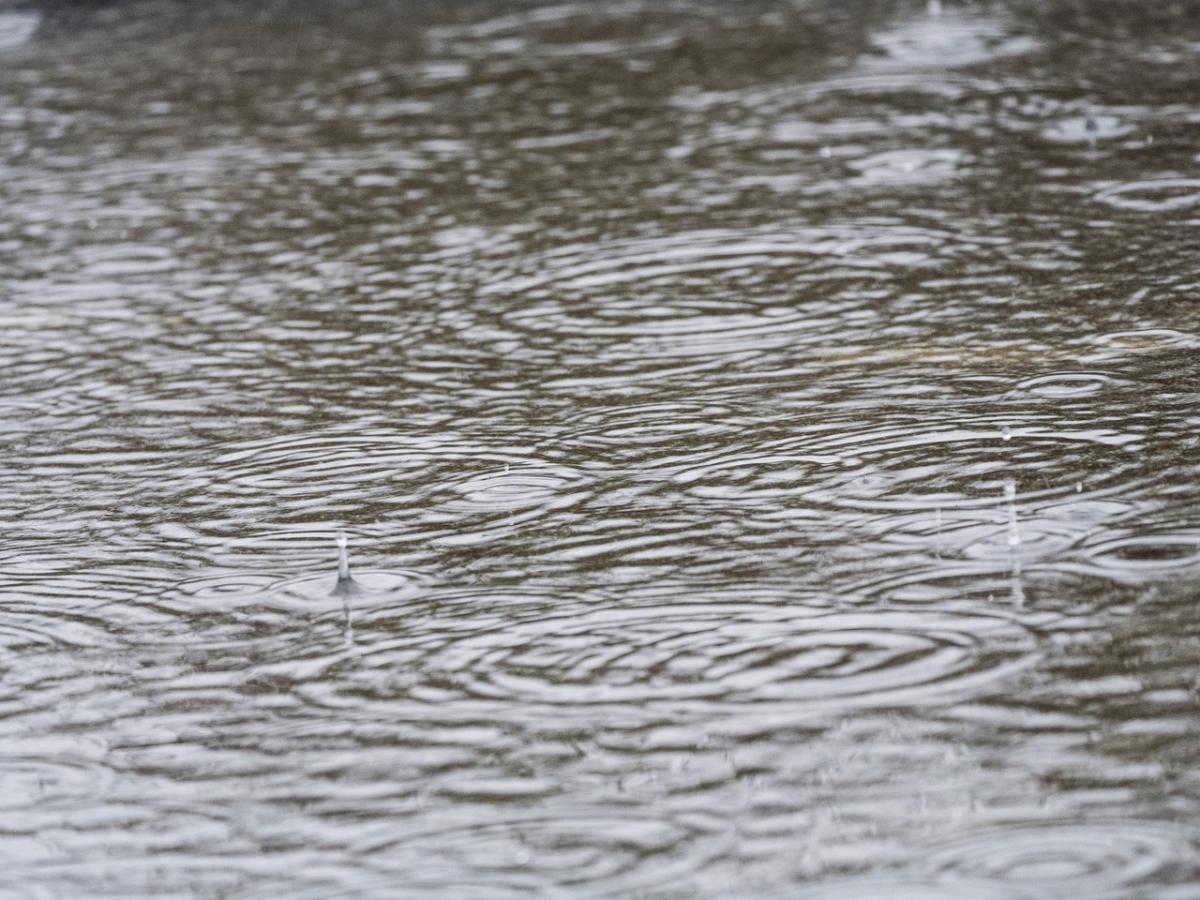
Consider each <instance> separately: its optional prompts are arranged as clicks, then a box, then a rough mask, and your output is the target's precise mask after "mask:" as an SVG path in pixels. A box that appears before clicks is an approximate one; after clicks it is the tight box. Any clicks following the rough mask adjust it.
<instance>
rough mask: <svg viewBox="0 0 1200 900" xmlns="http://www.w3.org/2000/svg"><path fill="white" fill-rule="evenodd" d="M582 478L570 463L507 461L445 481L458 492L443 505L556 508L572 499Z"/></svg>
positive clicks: (473, 509) (479, 508) (472, 508)
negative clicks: (504, 464) (570, 466)
mask: <svg viewBox="0 0 1200 900" xmlns="http://www.w3.org/2000/svg"><path fill="white" fill-rule="evenodd" d="M583 481H584V479H583V478H582V477H581V476H580V475H579V473H578V472H576V471H575V470H573V469H570V468H568V467H567V466H555V465H549V464H541V465H536V464H526V465H519V466H509V465H506V466H504V468H502V469H498V470H495V471H491V472H483V473H479V474H475V475H469V476H466V477H464V478H462V479H461V480H454V481H450V482H448V483H446V484H444V485H443V486H444V487H446V488H448V489H449V490H451V491H453V492H455V493H456V494H458V495H459V496H458V497H456V498H455V499H452V500H449V501H447V502H446V503H444V504H442V508H444V509H449V510H457V511H462V512H505V511H512V510H527V509H530V508H531V507H541V508H545V509H554V508H556V507H558V506H559V505H560V504H562V503H563V501H564V500H567V502H573V500H574V499H576V498H575V497H574V496H573V495H574V491H575V490H576V489H578V488H579V486H580V485H581V484H582V483H583Z"/></svg>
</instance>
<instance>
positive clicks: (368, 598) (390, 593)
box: [269, 569, 428, 605]
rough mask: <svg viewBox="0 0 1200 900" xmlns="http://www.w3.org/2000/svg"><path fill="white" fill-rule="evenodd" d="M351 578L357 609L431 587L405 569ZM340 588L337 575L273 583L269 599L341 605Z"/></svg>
mask: <svg viewBox="0 0 1200 900" xmlns="http://www.w3.org/2000/svg"><path fill="white" fill-rule="evenodd" d="M350 574H351V577H352V578H353V579H354V584H355V587H356V588H357V590H356V591H355V593H354V595H353V596H352V597H351V600H352V602H353V603H354V604H356V605H357V604H361V603H363V602H377V601H379V600H388V599H396V598H397V597H398V596H400V595H407V594H414V593H416V592H417V591H419V590H420V589H421V588H422V587H423V586H425V585H426V584H427V583H428V581H427V579H426V577H425V576H424V575H423V574H422V573H420V572H415V571H411V570H404V569H391V570H383V569H352V570H351V573H350ZM337 585H338V579H337V573H336V572H333V573H329V574H325V575H303V576H301V577H299V578H289V579H286V580H284V581H277V582H275V583H273V584H272V585H271V588H270V592H269V597H270V598H272V599H274V598H284V599H286V600H291V601H295V602H299V603H303V604H305V605H313V604H316V605H326V604H336V603H340V602H341V600H340V599H339V595H338V594H337V593H336V590H335V589H336V588H337Z"/></svg>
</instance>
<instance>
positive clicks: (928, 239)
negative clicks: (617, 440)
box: [483, 225, 948, 357]
mask: <svg viewBox="0 0 1200 900" xmlns="http://www.w3.org/2000/svg"><path fill="white" fill-rule="evenodd" d="M947 239H948V238H947V237H946V236H942V235H938V234H936V233H934V232H931V231H927V230H923V229H917V228H904V227H899V226H890V227H889V226H879V225H871V226H867V225H864V226H861V227H840V228H834V227H830V228H824V229H816V228H811V227H807V226H797V227H796V228H795V229H792V230H778V229H771V230H767V229H760V230H754V231H749V232H747V231H724V230H718V229H712V230H704V231H690V232H684V233H680V234H674V235H668V236H662V237H655V238H646V239H642V240H636V241H621V242H614V243H612V244H610V245H608V246H605V247H600V248H597V247H595V246H590V247H579V248H564V249H561V250H557V251H554V252H551V253H547V254H545V255H543V256H542V257H540V258H537V259H535V260H534V261H533V262H534V263H536V267H534V268H532V270H531V271H528V272H521V273H516V272H514V273H508V274H507V275H503V276H501V277H499V278H497V279H496V280H495V281H493V282H492V283H491V284H489V285H487V286H486V287H485V288H484V290H483V293H484V295H485V296H488V297H503V298H512V300H514V301H515V300H519V301H520V302H519V303H516V302H513V303H512V305H511V309H510V310H509V311H508V312H507V314H506V316H505V318H506V321H507V322H508V323H509V324H510V325H512V326H514V327H517V328H520V329H522V330H525V331H527V332H531V333H533V334H535V335H545V334H547V333H550V334H556V335H559V336H561V337H563V338H564V339H572V340H577V339H580V338H584V337H586V338H587V339H588V340H589V341H592V342H594V341H601V342H604V343H606V344H607V345H608V346H609V355H610V356H612V355H614V354H615V355H616V356H619V357H631V356H632V357H644V356H647V355H650V354H653V355H655V356H662V355H666V356H684V357H686V356H693V355H700V354H703V355H708V354H724V353H729V352H736V351H753V350H759V349H763V348H766V347H782V346H787V345H790V344H796V343H811V342H812V341H813V340H814V339H816V337H817V336H818V335H820V334H823V333H826V332H827V331H828V330H829V329H830V328H831V327H834V326H835V324H836V322H837V321H838V318H837V317H840V316H846V315H848V314H850V313H851V311H852V310H854V309H857V308H859V307H861V306H862V305H863V304H864V303H865V302H866V296H865V294H864V291H865V286H866V285H877V284H878V283H879V282H880V281H882V280H884V279H886V278H888V277H890V276H891V273H893V272H905V271H909V270H912V269H915V268H919V267H921V266H928V265H930V264H931V261H932V260H933V259H935V258H936V257H937V255H938V254H939V253H940V252H944V251H943V250H940V249H939V247H940V246H944V244H945V241H946V240H947ZM817 286H819V290H814V288H816V287H817ZM749 287H753V288H754V290H747V288H749ZM839 287H840V288H842V290H837V289H836V288H839ZM598 295H603V296H604V297H605V301H604V302H603V303H598V302H596V301H597V296H598Z"/></svg>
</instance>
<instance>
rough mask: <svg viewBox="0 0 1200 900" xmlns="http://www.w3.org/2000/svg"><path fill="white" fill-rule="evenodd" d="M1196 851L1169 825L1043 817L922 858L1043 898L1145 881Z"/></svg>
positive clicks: (942, 869)
mask: <svg viewBox="0 0 1200 900" xmlns="http://www.w3.org/2000/svg"><path fill="white" fill-rule="evenodd" d="M1195 854H1196V848H1195V846H1194V843H1193V842H1192V841H1189V840H1188V839H1187V838H1186V836H1185V834H1184V833H1183V831H1182V830H1181V829H1177V828H1173V827H1171V826H1169V825H1160V824H1156V823H1151V822H1138V821H1121V822H1092V823H1088V822H1080V823H1065V822H1063V823H1058V822H1047V823H1039V824H1027V825H1013V826H1008V827H1000V828H993V829H989V830H987V831H983V832H978V833H975V834H970V835H967V836H965V837H963V838H960V839H957V840H954V841H951V842H949V843H946V844H943V845H941V846H940V847H938V848H935V849H934V850H933V851H932V852H931V853H930V854H929V855H928V857H927V862H928V866H929V867H930V868H931V869H932V870H933V871H935V872H938V873H941V874H952V875H956V876H966V877H972V878H988V879H993V880H997V881H1003V882H1004V883H1005V884H1014V885H1016V886H1018V887H1028V888H1030V889H1036V890H1037V891H1038V892H1039V896H1043V897H1044V896H1065V895H1068V894H1069V895H1072V896H1078V894H1077V892H1078V891H1089V892H1096V891H1100V890H1115V889H1118V888H1128V887H1131V886H1133V885H1137V884H1142V883H1149V882H1151V881H1152V880H1153V879H1154V878H1155V876H1156V875H1158V874H1159V873H1161V872H1163V871H1164V870H1165V869H1167V868H1168V867H1171V866H1173V865H1176V864H1178V863H1180V862H1181V861H1187V862H1188V864H1189V865H1192V864H1194V860H1195V858H1196V856H1195ZM1091 895H1092V894H1089V896H1091Z"/></svg>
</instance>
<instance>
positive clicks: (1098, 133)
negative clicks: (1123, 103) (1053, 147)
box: [1042, 115, 1135, 144]
mask: <svg viewBox="0 0 1200 900" xmlns="http://www.w3.org/2000/svg"><path fill="white" fill-rule="evenodd" d="M1134 130H1135V128H1134V126H1133V125H1132V124H1131V123H1129V122H1125V121H1123V120H1122V119H1121V118H1120V117H1118V116H1109V115H1096V116H1070V117H1068V118H1064V119H1060V120H1059V121H1057V122H1054V123H1052V124H1050V125H1047V126H1046V127H1045V128H1044V129H1043V130H1042V137H1043V138H1044V139H1045V140H1047V141H1050V142H1051V143H1055V144H1094V143H1096V142H1097V141H1111V140H1113V139H1114V138H1119V137H1124V136H1125V135H1127V134H1132V133H1133V132H1134Z"/></svg>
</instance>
